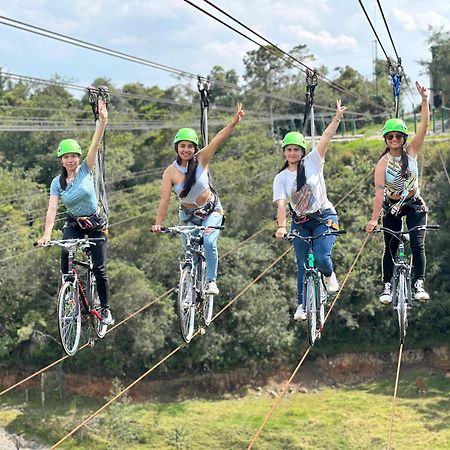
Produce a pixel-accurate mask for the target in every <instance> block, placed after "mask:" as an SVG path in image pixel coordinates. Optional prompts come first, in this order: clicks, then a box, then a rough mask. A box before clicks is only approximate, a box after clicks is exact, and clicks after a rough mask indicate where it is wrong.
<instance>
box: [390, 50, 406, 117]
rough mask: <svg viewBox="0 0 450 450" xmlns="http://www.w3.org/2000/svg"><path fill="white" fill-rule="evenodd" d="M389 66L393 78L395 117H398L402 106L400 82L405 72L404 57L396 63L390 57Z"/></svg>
mask: <svg viewBox="0 0 450 450" xmlns="http://www.w3.org/2000/svg"><path fill="white" fill-rule="evenodd" d="M388 68H389V75H390V76H391V79H392V88H393V94H394V109H395V117H398V115H399V108H400V83H401V82H402V77H403V73H404V72H403V67H402V59H401V58H398V62H397V63H395V62H393V61H392V60H391V59H390V58H388Z"/></svg>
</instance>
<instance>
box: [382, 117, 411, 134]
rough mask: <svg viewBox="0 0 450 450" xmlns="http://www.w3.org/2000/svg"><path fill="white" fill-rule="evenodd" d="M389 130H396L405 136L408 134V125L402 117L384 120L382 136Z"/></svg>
mask: <svg viewBox="0 0 450 450" xmlns="http://www.w3.org/2000/svg"><path fill="white" fill-rule="evenodd" d="M391 131H398V132H400V133H402V134H404V135H405V136H408V127H407V126H406V123H405V122H403V120H402V119H389V120H387V121H386V123H385V124H384V127H383V136H385V135H386V134H387V133H390V132H391Z"/></svg>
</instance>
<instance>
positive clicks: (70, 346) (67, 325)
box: [45, 238, 112, 356]
mask: <svg viewBox="0 0 450 450" xmlns="http://www.w3.org/2000/svg"><path fill="white" fill-rule="evenodd" d="M104 240H105V238H91V239H88V238H84V239H60V240H54V241H48V242H47V243H46V245H45V247H51V246H55V245H57V246H59V247H62V248H66V249H67V250H68V252H69V257H68V260H69V271H68V273H67V274H63V276H62V284H61V288H60V289H59V294H58V329H59V336H60V339H61V345H62V347H63V349H64V351H65V352H66V353H67V355H69V356H73V355H75V353H76V352H77V350H78V346H79V344H80V338H81V328H82V323H86V322H88V321H89V323H90V324H91V326H92V328H93V329H94V331H95V334H96V335H97V337H98V338H99V339H102V338H103V337H104V336H105V334H106V331H107V328H108V326H107V325H105V324H103V322H102V317H101V313H100V309H101V307H100V299H99V298H98V294H97V289H96V281H95V276H94V273H93V264H92V256H91V252H90V246H91V245H96V244H95V243H96V242H99V241H104ZM78 248H80V249H81V250H82V251H83V252H84V253H85V260H84V261H82V260H78V259H75V254H76V251H77V249H78ZM75 266H79V267H81V268H84V269H85V274H83V276H81V273H80V274H79V273H78V271H77V269H76V268H75ZM111 325H112V324H111ZM89 330H90V328H89ZM88 342H89V344H90V345H91V346H93V345H94V339H93V338H92V337H91V335H90V332H89V333H88Z"/></svg>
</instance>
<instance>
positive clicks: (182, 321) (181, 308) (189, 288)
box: [178, 267, 196, 343]
mask: <svg viewBox="0 0 450 450" xmlns="http://www.w3.org/2000/svg"><path fill="white" fill-rule="evenodd" d="M195 295H196V293H195V286H194V280H193V276H192V273H191V268H190V267H184V268H183V269H182V271H181V275H180V285H179V287H178V322H179V325H180V332H181V337H182V338H183V340H184V341H185V342H186V343H189V342H190V341H191V339H192V336H193V334H194V321H195Z"/></svg>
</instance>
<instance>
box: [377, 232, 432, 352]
mask: <svg viewBox="0 0 450 450" xmlns="http://www.w3.org/2000/svg"><path fill="white" fill-rule="evenodd" d="M438 228H439V225H417V226H415V227H413V228H410V229H409V230H404V231H402V230H400V231H394V230H391V229H390V228H385V227H379V226H377V227H375V228H374V230H373V233H381V232H383V231H384V232H386V233H389V234H390V235H391V236H393V237H395V238H396V239H398V240H399V245H398V249H397V253H396V255H395V258H394V255H391V256H392V259H393V260H394V273H393V275H392V281H391V286H392V306H393V308H394V310H397V316H398V325H399V330H400V343H401V344H403V342H404V340H405V337H406V329H407V328H408V318H407V311H408V309H410V308H411V307H412V303H413V299H412V289H411V266H410V264H409V263H408V262H407V260H406V254H405V243H406V242H407V241H409V233H410V232H411V231H415V230H417V231H419V230H437V229H438Z"/></svg>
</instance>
